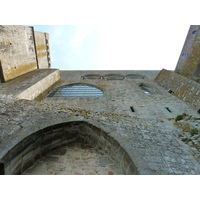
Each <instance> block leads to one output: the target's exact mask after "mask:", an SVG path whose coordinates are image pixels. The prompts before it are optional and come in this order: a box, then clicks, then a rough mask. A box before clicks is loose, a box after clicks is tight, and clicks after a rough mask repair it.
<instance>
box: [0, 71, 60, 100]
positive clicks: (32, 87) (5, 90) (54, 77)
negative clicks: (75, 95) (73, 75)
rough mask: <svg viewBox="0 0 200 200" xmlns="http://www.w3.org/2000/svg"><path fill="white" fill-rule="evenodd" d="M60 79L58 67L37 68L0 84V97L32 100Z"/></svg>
mask: <svg viewBox="0 0 200 200" xmlns="http://www.w3.org/2000/svg"><path fill="white" fill-rule="evenodd" d="M59 80H60V71H59V70H58V69H37V70H34V71H32V72H29V73H27V74H24V75H22V76H20V77H17V78H15V79H13V80H10V81H8V82H6V83H3V84H1V85H0V93H1V94H0V98H4V99H27V100H34V99H35V98H36V97H38V96H39V95H40V94H42V93H43V92H45V91H46V90H47V89H48V88H50V87H51V86H52V85H54V84H55V83H56V82H58V81H59Z"/></svg>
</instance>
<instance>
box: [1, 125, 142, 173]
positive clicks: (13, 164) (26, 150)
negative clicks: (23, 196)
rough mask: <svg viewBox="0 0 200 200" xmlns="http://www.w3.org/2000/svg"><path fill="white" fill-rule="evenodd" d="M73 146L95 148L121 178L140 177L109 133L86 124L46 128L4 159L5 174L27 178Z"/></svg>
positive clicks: (26, 140)
mask: <svg viewBox="0 0 200 200" xmlns="http://www.w3.org/2000/svg"><path fill="white" fill-rule="evenodd" d="M71 145H79V146H80V147H83V148H85V147H91V148H93V149H94V148H95V150H96V152H97V153H100V154H102V155H104V156H105V157H106V156H107V158H110V159H111V160H112V162H113V163H114V165H116V166H117V168H118V171H120V173H119V174H138V172H137V169H136V167H135V165H134V163H133V161H132V159H131V158H130V156H129V155H128V153H127V152H126V151H125V150H124V148H123V147H122V146H121V145H120V144H119V143H118V142H117V141H116V140H114V138H112V137H111V136H110V135H109V134H108V133H106V132H105V131H103V130H101V129H99V128H97V127H96V126H94V125H92V124H90V123H88V122H85V121H76V122H66V123H62V124H57V125H54V126H50V127H46V128H45V129H43V130H39V131H37V132H35V133H32V134H31V135H29V136H28V137H26V138H24V139H23V140H22V141H21V142H19V143H18V144H17V145H15V146H14V147H13V148H12V149H11V150H10V151H9V152H8V153H7V154H6V155H5V156H4V158H3V159H2V160H3V162H4V165H5V174H23V173H24V172H25V170H27V169H28V168H29V167H31V166H33V165H34V164H35V163H36V162H37V161H38V160H40V159H42V158H44V156H47V155H48V154H51V155H52V152H55V151H56V150H59V149H58V148H63V147H64V148H65V149H67V147H68V146H71ZM108 170H109V169H108ZM111 173H112V172H111ZM97 174H98V173H97ZM108 174H109V171H108Z"/></svg>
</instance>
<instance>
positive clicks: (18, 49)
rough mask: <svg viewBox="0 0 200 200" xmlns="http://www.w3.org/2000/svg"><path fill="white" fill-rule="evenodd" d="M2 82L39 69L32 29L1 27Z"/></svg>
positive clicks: (10, 26) (0, 58)
mask: <svg viewBox="0 0 200 200" xmlns="http://www.w3.org/2000/svg"><path fill="white" fill-rule="evenodd" d="M0 62H1V65H0V67H1V81H2V82H4V81H8V80H10V79H12V78H15V77H17V76H20V75H22V74H25V73H27V72H30V71H32V70H35V69H37V61H36V55H35V47H34V35H33V29H32V27H25V26H12V25H9V26H6V25H3V26H0Z"/></svg>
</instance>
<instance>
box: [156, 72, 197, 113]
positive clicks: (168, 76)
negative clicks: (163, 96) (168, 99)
mask: <svg viewBox="0 0 200 200" xmlns="http://www.w3.org/2000/svg"><path fill="white" fill-rule="evenodd" d="M155 81H156V82H157V83H158V84H159V85H161V86H162V87H164V88H165V89H167V90H168V91H169V90H171V93H173V94H174V95H175V96H176V97H178V98H179V99H181V100H182V101H184V102H186V103H188V104H190V105H191V106H192V107H193V108H195V109H197V110H198V109H200V85H199V84H198V83H196V82H195V81H192V80H190V79H188V78H186V77H184V76H181V75H179V74H177V73H174V72H171V71H168V70H165V69H163V70H162V71H161V72H160V73H159V74H158V76H157V77H156V78H155Z"/></svg>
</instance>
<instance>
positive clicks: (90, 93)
mask: <svg viewBox="0 0 200 200" xmlns="http://www.w3.org/2000/svg"><path fill="white" fill-rule="evenodd" d="M102 96H103V91H102V90H100V89H98V88H96V87H94V86H90V85H84V84H73V85H67V86H63V87H60V88H57V89H55V90H53V91H52V92H51V93H50V94H49V95H48V96H47V97H56V98H59V97H63V98H68V97H102Z"/></svg>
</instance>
